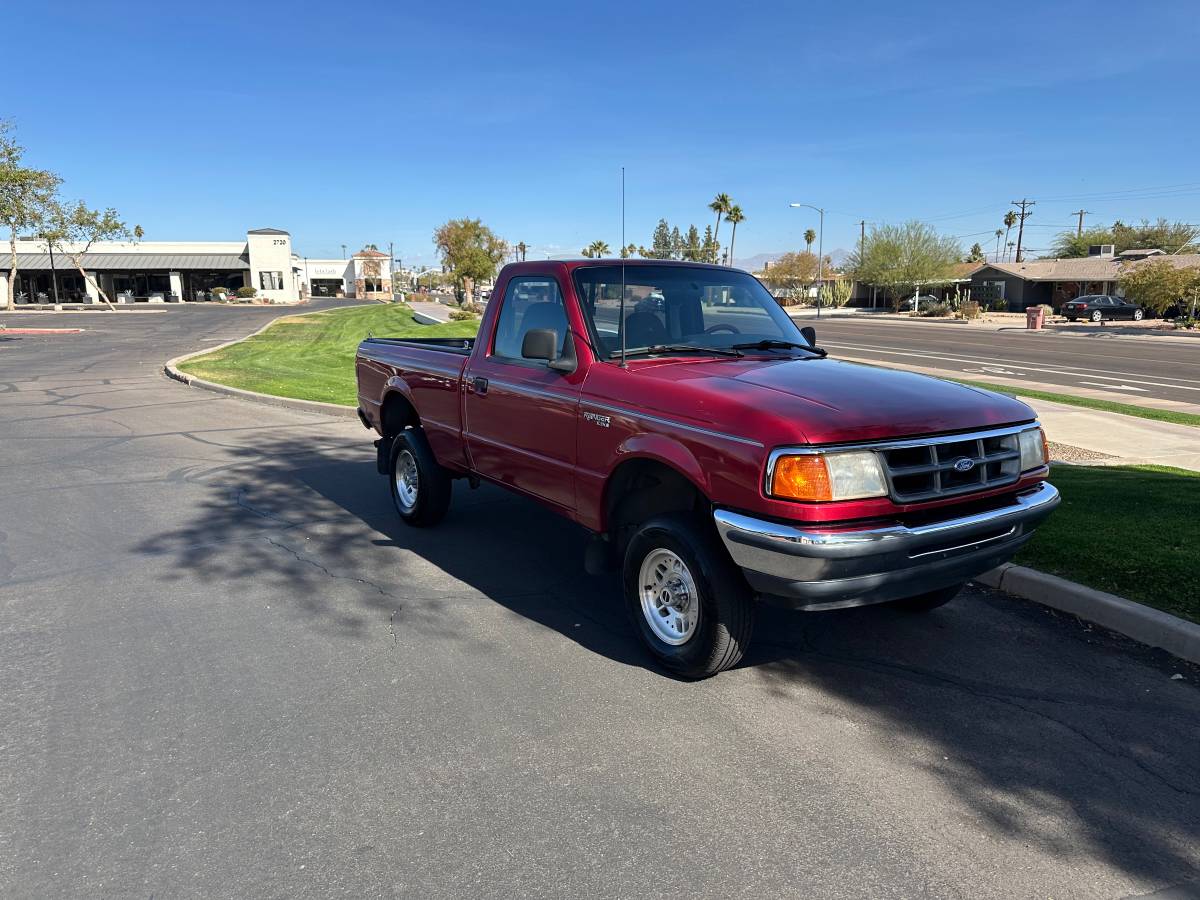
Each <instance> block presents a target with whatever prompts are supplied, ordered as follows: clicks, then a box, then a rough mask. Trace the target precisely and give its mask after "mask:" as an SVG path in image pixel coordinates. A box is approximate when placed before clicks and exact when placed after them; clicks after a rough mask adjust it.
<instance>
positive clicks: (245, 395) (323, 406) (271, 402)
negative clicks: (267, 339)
mask: <svg viewBox="0 0 1200 900" xmlns="http://www.w3.org/2000/svg"><path fill="white" fill-rule="evenodd" d="M374 305H376V304H373V303H356V304H354V305H353V306H339V307H335V308H336V309H353V308H355V307H357V306H374ZM321 312H325V310H317V311H316V313H321ZM316 313H302V314H301V315H315V314H316ZM291 315H296V313H290V312H285V313H282V314H281V315H278V316H276V317H275V318H273V319H271V320H270V321H268V322H266V323H265V324H264V325H263V326H262V327H261V328H259V329H257V330H255V331H252V332H251V333H250V334H248V335H246V336H245V337H240V338H237V339H235V340H232V341H225V343H223V344H216V345H215V346H212V347H205V348H204V349H203V350H195V351H193V352H191V353H184V354H182V355H181V356H176V357H174V358H173V359H168V360H167V361H166V362H165V363H163V374H165V375H166V376H167V377H168V378H172V379H174V380H175V381H178V382H181V383H183V384H186V385H188V386H189V387H195V388H200V389H201V390H205V391H212V392H213V393H214V394H225V395H226V396H228V397H236V398H238V399H239V400H250V401H252V402H254V403H262V404H263V405H264V406H275V407H279V408H282V409H291V410H295V411H297V412H308V413H318V414H320V415H325V416H337V417H339V418H349V419H357V418H358V412H357V411H356V410H355V409H354V407H352V406H342V405H341V404H340V403H322V402H320V401H319V400H300V399H297V398H295V397H278V396H276V395H275V394H261V393H259V392H258V391H247V390H243V389H242V388H235V387H230V386H229V385H227V384H219V383H218V382H215V381H206V380H205V379H203V378H197V377H196V376H195V375H189V374H188V373H187V372H181V371H179V368H178V367H179V364H180V363H184V362H187V361H188V360H189V359H193V358H195V357H197V356H204V355H206V354H208V353H215V352H216V351H218V350H224V349H225V348H226V347H232V346H233V345H234V344H240V343H241V342H242V341H248V340H250V338H252V337H257V336H258V335H260V334H262V333H263V332H264V331H266V330H267V329H268V328H270V327H271V326H272V325H274V324H275V323H276V322H278V321H279V320H280V319H282V318H285V317H287V316H291Z"/></svg>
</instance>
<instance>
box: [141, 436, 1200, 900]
mask: <svg viewBox="0 0 1200 900" xmlns="http://www.w3.org/2000/svg"><path fill="white" fill-rule="evenodd" d="M261 434H262V433H261V432H259V433H256V442H255V443H254V444H253V445H252V446H230V447H228V448H227V452H228V457H229V464H228V465H225V466H222V467H220V468H219V469H216V470H212V469H209V470H206V471H204V472H202V473H199V474H197V475H195V476H194V477H193V479H192V480H193V481H194V482H196V483H199V484H202V485H203V486H204V489H205V493H206V497H207V499H205V500H204V501H203V503H202V504H201V505H200V507H199V509H197V510H196V513H195V515H194V516H192V518H191V519H190V520H189V521H188V523H187V524H186V525H184V526H182V527H180V528H179V529H177V530H176V531H173V532H170V533H166V534H160V535H158V536H156V537H155V538H154V539H153V540H148V541H145V542H144V543H143V545H142V546H140V547H139V548H138V550H139V552H141V553H144V554H148V555H152V556H156V557H161V558H166V559H168V560H169V561H171V562H172V563H173V568H174V569H175V570H177V577H179V578H189V579H192V578H197V577H198V578H200V579H202V580H204V581H208V582H210V583H212V584H213V585H214V587H215V588H216V587H218V586H219V589H221V590H225V591H230V590H236V589H237V588H238V586H239V585H247V586H249V585H251V584H253V585H255V586H256V587H258V586H265V587H267V588H268V589H272V590H274V591H275V592H276V593H277V594H283V595H285V596H286V597H287V598H288V602H289V603H290V604H291V605H292V608H293V609H294V611H295V613H296V614H298V615H301V616H303V617H305V618H306V619H308V620H310V621H311V622H312V623H313V624H314V626H315V627H318V628H321V629H325V630H328V631H330V632H331V633H332V634H334V635H336V636H338V637H340V638H345V639H351V640H361V639H363V638H364V637H365V636H367V635H368V633H369V632H370V631H371V630H373V629H380V628H384V627H390V625H391V624H392V623H393V620H395V619H396V617H397V616H398V621H399V623H400V624H401V625H402V626H403V627H405V628H408V629H412V630H414V631H416V632H418V633H420V634H422V635H428V636H431V637H437V638H439V639H442V640H446V641H449V642H453V641H464V640H472V639H469V638H466V637H464V636H463V635H464V633H465V632H469V631H470V629H464V628H462V627H460V626H459V625H457V624H456V622H455V617H456V616H462V615H465V614H466V613H464V612H463V609H462V605H463V604H464V603H467V604H469V603H479V602H483V603H487V602H491V603H495V604H499V605H500V606H502V607H504V608H506V609H508V610H510V611H511V612H513V613H515V614H517V615H519V616H522V617H524V618H526V619H529V620H531V621H534V622H537V623H539V624H541V625H543V626H545V627H547V628H550V629H553V630H554V631H556V632H558V633H559V634H561V635H563V636H565V637H567V638H569V639H570V640H572V641H574V642H576V643H578V644H579V645H580V646H582V647H584V648H586V649H587V650H589V651H591V652H593V653H596V654H599V655H601V656H603V657H606V658H608V659H611V660H613V661H615V662H617V663H619V664H621V665H628V666H646V667H650V664H649V662H648V660H647V657H646V656H645V655H644V653H643V652H642V650H641V648H640V646H639V645H638V643H637V639H636V637H635V635H634V633H633V631H632V629H631V628H630V627H629V625H628V622H627V619H626V615H625V610H624V606H623V602H622V600H621V589H620V584H619V579H618V578H617V577H616V576H606V577H600V578H595V577H589V576H587V575H585V574H584V572H583V568H582V556H583V550H584V546H585V541H586V536H585V535H584V533H583V532H582V530H581V529H579V528H577V527H576V526H574V525H572V524H569V523H567V522H565V521H564V520H562V519H560V518H559V517H557V516H556V515H554V514H553V513H551V512H549V511H547V510H544V509H542V508H541V507H539V506H538V505H536V504H534V503H532V502H528V501H525V500H521V499H517V498H513V497H511V496H510V495H509V494H507V493H505V492H503V491H500V490H498V489H493V488H487V487H485V488H482V489H480V490H478V491H470V490H468V489H467V488H466V486H465V484H463V483H462V482H458V483H456V485H455V499H454V502H453V505H452V507H451V512H450V514H449V516H448V517H447V519H446V520H445V521H444V522H443V523H442V524H441V525H439V526H438V527H437V528H434V529H418V528H410V527H408V526H405V525H404V524H402V523H401V522H400V521H399V519H398V518H397V517H396V515H395V512H394V510H393V509H392V506H391V501H390V498H389V497H388V493H387V488H386V482H385V480H384V479H383V478H382V477H381V476H379V475H378V474H377V473H376V472H375V466H374V454H373V451H372V449H371V447H370V444H369V442H367V441H365V440H364V441H362V442H361V443H357V442H351V441H346V440H330V441H327V442H325V443H323V444H322V443H320V442H310V443H308V444H305V445H303V446H297V445H296V444H295V443H294V442H291V441H289V440H287V439H284V438H277V437H271V436H268V437H266V438H263V437H261V436H259V435H261ZM331 579H332V580H335V581H338V582H341V583H343V585H349V586H350V588H351V589H352V590H351V593H352V595H353V602H351V603H347V602H346V600H345V596H344V594H345V592H339V598H340V599H331V598H330V596H329V595H330V593H331V591H330V583H331ZM479 639H480V638H475V639H474V640H479ZM468 649H472V648H470V647H468ZM742 668H743V670H745V671H744V672H743V673H742V674H751V675H752V678H751V680H749V681H747V682H744V683H745V684H747V685H750V686H751V687H752V688H753V689H755V690H756V691H762V692H765V693H766V696H767V697H768V698H769V700H770V701H771V702H772V703H773V704H774V705H775V706H776V707H777V710H778V711H780V712H782V713H783V714H785V715H786V714H788V712H787V711H788V710H792V711H794V712H793V714H794V715H797V716H802V715H806V714H809V713H811V711H812V704H813V699H812V692H814V691H817V692H820V693H821V694H822V695H824V696H825V697H827V698H831V699H835V700H837V701H840V702H841V704H842V705H843V706H849V707H851V708H853V709H855V710H857V712H856V713H855V715H856V717H857V718H858V719H859V720H860V721H865V722H869V723H870V724H871V726H872V727H876V728H878V727H879V723H880V722H881V721H882V722H883V723H884V725H885V726H886V727H887V728H890V729H891V731H892V732H893V734H894V738H893V739H894V741H895V745H896V754H895V756H896V763H895V765H896V767H897V769H901V768H903V767H904V766H912V765H914V764H915V765H919V766H922V767H923V768H924V769H925V770H926V771H927V773H928V774H930V775H932V776H933V777H935V778H936V779H938V780H939V781H940V782H941V783H943V784H945V785H946V786H947V787H948V789H950V790H951V791H953V793H954V794H955V795H956V796H957V797H959V798H960V799H961V800H962V801H963V803H964V804H965V806H966V807H968V808H969V809H970V811H971V813H970V815H971V817H973V819H974V821H972V822H968V823H966V824H967V827H981V828H984V829H987V830H989V831H991V832H994V833H998V834H1000V835H1005V836H1008V837H1009V838H1011V839H1015V840H1017V841H1020V842H1023V843H1026V844H1032V845H1035V846H1036V847H1037V848H1038V850H1040V851H1041V852H1044V853H1048V854H1050V855H1053V856H1056V857H1065V858H1068V859H1071V858H1075V857H1098V858H1101V859H1103V860H1104V861H1105V862H1107V863H1108V864H1109V865H1111V866H1113V867H1116V868H1118V869H1120V870H1121V871H1123V872H1125V873H1127V874H1128V875H1130V876H1133V877H1136V878H1138V879H1144V880H1146V881H1149V882H1153V883H1157V884H1159V885H1160V886H1161V885H1163V884H1176V883H1179V882H1182V881H1184V880H1186V879H1189V878H1195V877H1196V876H1197V873H1198V871H1200V870H1198V868H1197V864H1198V849H1197V848H1200V779H1198V778H1197V772H1200V692H1198V691H1197V689H1196V680H1197V675H1198V674H1200V673H1198V672H1197V670H1195V669H1192V668H1190V667H1187V666H1186V665H1185V664H1175V663H1172V662H1171V661H1170V660H1169V658H1167V657H1165V656H1164V655H1163V654H1159V653H1157V652H1155V651H1150V650H1147V649H1145V648H1141V647H1139V646H1136V645H1133V644H1131V643H1129V642H1126V641H1124V640H1122V639H1118V638H1116V637H1114V636H1111V635H1108V634H1106V633H1104V632H1101V631H1099V630H1094V629H1090V628H1088V627H1086V626H1084V625H1082V624H1080V623H1079V622H1077V621H1076V620H1074V619H1073V618H1070V617H1063V616H1059V615H1057V614H1053V613H1050V612H1049V611H1046V610H1044V609H1041V608H1040V607H1035V606H1033V605H1030V604H1024V603H1021V602H1018V601H1014V600H1011V599H1009V598H1006V597H1004V596H1002V595H998V594H995V593H993V592H989V591H983V590H981V589H975V588H969V589H968V590H967V591H966V592H965V594H964V596H962V597H961V598H959V599H958V600H956V601H955V602H954V603H952V604H950V605H949V606H947V607H944V608H942V609H940V610H936V611H934V612H932V613H929V614H926V615H923V616H915V615H906V614H901V613H899V612H898V611H894V610H892V609H889V608H866V609H856V610H846V611H841V612H833V613H821V614H800V613H794V612H790V611H786V610H779V609H775V608H770V607H764V608H762V609H761V613H760V618H759V625H758V628H757V632H756V639H755V642H754V644H753V645H752V647H751V649H750V652H749V653H748V655H747V657H746V659H745V661H744V662H743V664H742ZM1175 671H1179V672H1184V673H1185V675H1186V677H1185V679H1184V680H1182V681H1180V680H1172V679H1171V678H1170V675H1171V673H1172V672H1175ZM725 677H727V678H731V679H736V678H737V677H738V676H737V675H736V674H734V675H731V676H725ZM741 684H742V683H739V686H741ZM675 689H677V690H678V691H680V692H681V694H688V693H692V692H697V696H700V695H701V694H700V693H698V692H701V691H703V690H704V687H703V686H689V685H686V684H679V685H678V686H677V688H675ZM914 758H915V759H917V760H918V762H916V763H914V762H913V761H912V760H913V759H914ZM920 760H924V762H921V761H920ZM961 827H963V823H958V822H954V823H951V822H948V823H946V828H947V832H948V833H951V832H953V830H954V829H956V828H961ZM1081 891H1086V888H1085V887H1083V886H1082V885H1081Z"/></svg>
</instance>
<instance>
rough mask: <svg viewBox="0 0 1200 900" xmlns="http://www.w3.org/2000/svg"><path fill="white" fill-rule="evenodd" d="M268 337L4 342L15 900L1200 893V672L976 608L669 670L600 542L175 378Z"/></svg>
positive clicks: (2, 647) (4, 794)
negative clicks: (397, 504) (414, 494)
mask: <svg viewBox="0 0 1200 900" xmlns="http://www.w3.org/2000/svg"><path fill="white" fill-rule="evenodd" d="M266 315H269V313H268V312H266V311H262V310H222V309H206V308H199V309H193V308H185V309H180V310H171V311H170V312H167V313H163V314H160V315H146V316H133V315H125V316H112V317H111V318H109V319H104V320H98V319H97V317H95V316H94V315H93V316H89V317H88V318H87V322H88V325H89V329H90V330H89V331H88V332H86V333H85V334H83V335H76V336H69V337H57V338H43V337H25V338H20V337H13V336H9V337H7V338H5V337H0V466H2V467H3V468H2V469H0V471H2V472H3V477H2V478H0V529H2V530H0V896H4V897H38V898H43V897H100V896H103V897H217V896H244V897H251V896H254V897H257V896H277V897H289V898H290V897H331V896H346V897H375V896H385V897H386V896H414V897H441V896H471V897H513V896H523V897H535V896H560V897H561V896H626V897H633V896H638V897H641V896H662V897H668V896H671V897H675V896H804V897H855V898H858V897H863V896H870V897H915V896H934V897H964V898H981V897H1005V898H1008V897H1056V898H1062V897H1123V896H1130V895H1143V894H1150V893H1152V892H1154V891H1168V890H1172V889H1173V891H1174V893H1169V894H1168V893H1163V894H1162V895H1161V896H1194V895H1195V892H1197V891H1200V782H1198V780H1197V771H1200V686H1198V683H1197V675H1198V673H1197V670H1195V669H1192V668H1189V667H1187V666H1184V665H1183V664H1180V663H1177V662H1173V661H1172V660H1171V659H1170V658H1169V657H1166V656H1165V655H1163V654H1161V653H1159V652H1157V651H1149V650H1146V649H1144V648H1141V647H1139V646H1136V645H1133V644H1131V643H1128V642H1126V641H1123V640H1120V639H1117V638H1115V637H1112V636H1110V635H1107V634H1104V633H1101V632H1099V631H1097V630H1093V629H1090V628H1088V627H1085V626H1083V625H1081V624H1080V623H1078V622H1077V621H1075V620H1073V619H1068V618H1066V617H1062V616H1058V615H1056V614H1052V613H1050V612H1048V611H1046V610H1043V609H1041V608H1038V607H1035V606H1032V605H1029V604H1025V603H1022V602H1019V601H1015V600H1012V599H1010V598H1007V597H1005V596H1002V595H998V594H995V593H992V592H988V591H984V590H980V589H970V590H969V591H968V592H967V593H966V594H965V595H964V596H963V597H961V598H960V599H959V600H957V601H956V602H955V603H953V604H951V605H950V606H948V607H945V608H943V609H942V610H938V611H936V612H934V613H932V614H929V615H927V616H925V617H909V616H903V615H899V614H897V613H895V612H892V611H889V610H870V609H866V610H850V611H845V612H840V613H824V614H810V615H807V616H805V615H800V614H793V613H786V612H782V611H777V610H771V609H767V610H764V612H763V615H762V616H761V618H760V620H759V627H758V631H757V640H756V643H755V645H754V647H753V648H752V651H751V652H750V654H749V656H748V657H747V659H746V660H745V662H744V664H743V665H742V666H740V667H739V668H737V669H735V670H733V671H730V672H726V673H724V674H722V675H721V676H719V677H717V678H715V679H711V680H708V681H705V682H702V683H698V684H690V683H683V682H678V681H675V680H672V679H670V678H668V677H665V676H664V675H663V674H661V673H660V672H658V671H657V670H655V669H654V668H652V667H650V666H649V665H648V664H647V661H646V659H645V657H644V656H643V655H642V653H641V651H640V650H639V647H638V645H637V644H636V643H635V640H634V638H633V635H632V632H631V630H630V628H629V627H628V625H627V623H626V621H625V618H624V612H623V610H622V608H621V604H620V600H619V589H618V584H617V581H616V579H615V578H589V577H587V576H585V575H584V574H583V572H582V566H581V558H582V553H583V547H584V537H583V535H582V534H581V533H579V532H578V531H577V530H576V529H575V528H573V527H569V526H564V525H563V523H562V522H561V521H560V520H557V519H555V518H554V517H552V516H551V514H549V513H547V512H544V511H542V510H541V509H540V508H539V507H537V506H535V505H533V504H531V503H527V502H524V501H522V500H519V499H515V498H512V497H510V496H509V495H507V494H504V493H502V492H500V491H498V490H493V489H486V488H485V489H481V490H479V491H475V492H472V491H469V490H466V489H459V488H456V496H455V503H454V507H453V509H452V512H451V515H450V517H449V518H448V519H447V520H446V521H445V523H443V525H442V526H440V527H439V528H437V529H433V530H429V531H421V530H414V529H409V528H406V527H404V526H403V525H401V524H400V523H399V522H398V521H397V519H396V517H395V516H394V514H393V512H392V511H391V508H390V505H389V501H388V498H387V494H386V491H385V487H384V483H383V481H382V479H381V478H380V477H379V476H378V475H376V474H375V473H374V465H373V458H372V448H371V445H370V439H369V438H370V436H369V435H368V434H367V433H366V432H364V431H363V430H362V429H361V428H360V427H359V426H358V424H357V423H354V422H352V421H348V420H333V419H328V418H324V417H319V416H315V415H309V414H299V413H292V412H289V411H286V410H278V409H274V408H270V407H265V406H259V405H255V404H250V403H246V402H243V401H238V400H234V399H231V398H226V397H222V396H218V395H214V394H209V393H205V392H202V391H199V390H196V389H193V388H188V387H185V386H183V385H180V384H177V383H174V382H171V381H168V380H167V379H165V378H164V377H162V376H161V375H160V374H159V372H158V367H159V365H160V364H161V362H162V361H163V360H164V359H166V358H167V357H169V356H172V355H174V354H176V353H179V352H183V351H184V350H186V349H188V348H189V347H195V346H203V345H204V344H206V343H208V342H215V341H216V340H218V339H223V338H227V337H228V336H230V335H231V334H234V333H238V332H246V331H249V330H251V329H253V328H254V327H257V325H258V324H260V323H261V322H262V321H263V319H264V317H265V316H266ZM58 321H59V322H60V323H66V322H67V321H68V320H67V317H62V319H60V320H58ZM829 331H830V332H831V333H832V331H833V328H830V329H829ZM905 333H907V332H905ZM912 339H916V335H915V334H914V336H913V338H912ZM1114 564H1116V563H1115V562H1114ZM1175 674H1181V675H1183V676H1184V677H1183V678H1181V679H1173V678H1172V676H1173V675H1175Z"/></svg>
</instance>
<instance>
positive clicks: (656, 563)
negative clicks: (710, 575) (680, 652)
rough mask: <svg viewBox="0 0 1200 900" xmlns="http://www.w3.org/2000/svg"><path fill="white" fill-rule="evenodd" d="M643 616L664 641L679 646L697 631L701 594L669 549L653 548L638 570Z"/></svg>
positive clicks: (654, 632)
mask: <svg viewBox="0 0 1200 900" xmlns="http://www.w3.org/2000/svg"><path fill="white" fill-rule="evenodd" d="M638 592H639V594H640V595H641V601H642V615H643V616H645V618H646V624H648V625H649V626H650V631H651V632H653V634H654V636H655V637H656V638H658V639H659V640H660V641H662V642H663V643H664V644H670V645H671V646H673V647H678V646H679V645H681V644H686V643H687V642H688V641H689V640H690V639H691V637H692V635H693V634H695V633H696V626H697V625H698V624H699V622H700V594H699V592H698V591H697V590H696V581H695V579H694V578H692V573H691V572H690V571H689V570H688V567H687V564H686V563H685V562H684V561H683V560H682V559H680V558H679V556H677V555H676V554H675V553H672V552H671V551H670V550H664V549H661V548H660V549H658V550H652V551H651V552H650V553H647V554H646V557H645V559H643V560H642V567H641V570H640V572H639V573H638Z"/></svg>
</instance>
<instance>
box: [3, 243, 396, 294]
mask: <svg viewBox="0 0 1200 900" xmlns="http://www.w3.org/2000/svg"><path fill="white" fill-rule="evenodd" d="M66 249H68V250H69V249H71V248H69V247H68V248H66ZM82 262H83V267H84V271H85V272H87V274H88V276H89V277H90V281H89V280H88V279H86V278H84V277H82V276H81V275H80V274H79V270H78V269H77V268H75V265H74V264H73V262H72V260H71V258H70V256H69V255H67V253H64V252H63V251H61V250H54V251H53V252H51V248H49V247H48V246H47V245H46V242H45V241H40V240H18V241H17V282H16V293H17V302H18V303H54V302H56V301H57V302H62V303H98V302H100V298H99V294H98V292H97V290H96V287H97V286H98V287H99V288H100V289H101V290H103V291H104V292H105V293H106V294H108V296H109V298H110V299H111V300H112V301H113V302H114V303H118V302H119V303H134V302H139V301H142V302H146V301H149V302H159V301H162V302H173V301H185V302H188V301H197V300H207V299H211V296H212V291H213V289H214V288H226V289H227V290H229V291H231V292H232V291H236V290H237V289H238V288H240V287H252V288H255V290H256V291H257V296H258V297H260V298H262V299H265V300H268V301H270V302H273V303H294V302H296V301H297V300H299V299H301V298H303V297H306V296H310V295H313V294H316V295H317V296H344V297H366V298H379V299H384V298H387V297H390V296H391V260H390V258H389V257H388V255H387V254H386V253H380V252H379V251H378V250H371V249H365V250H362V251H360V252H358V253H356V254H355V255H354V256H353V257H351V258H350V259H348V260H347V259H338V260H315V259H314V260H306V259H305V258H304V257H302V256H300V255H299V254H297V253H296V252H295V251H294V249H293V248H292V236H291V235H290V234H289V233H288V232H286V231H283V230H281V229H278V228H256V229H253V230H251V231H248V232H246V238H245V240H241V241H136V242H133V241H130V242H104V243H96V244H93V245H92V247H91V248H90V249H89V250H88V252H87V253H86V254H84V256H83V260H82ZM0 266H2V269H3V271H0V298H4V297H7V296H8V256H7V254H4V255H3V260H0ZM93 282H94V285H93ZM314 287H319V291H318V290H315V289H314Z"/></svg>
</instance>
